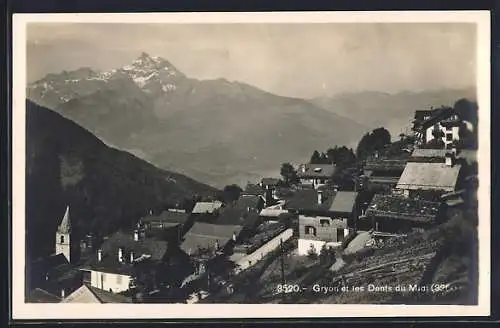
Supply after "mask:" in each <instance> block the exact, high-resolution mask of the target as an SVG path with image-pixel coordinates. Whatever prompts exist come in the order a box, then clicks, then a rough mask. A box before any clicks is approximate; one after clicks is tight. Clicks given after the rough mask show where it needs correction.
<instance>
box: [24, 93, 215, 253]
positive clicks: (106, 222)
mask: <svg viewBox="0 0 500 328" xmlns="http://www.w3.org/2000/svg"><path fill="white" fill-rule="evenodd" d="M26 118H27V121H26V123H27V130H26V133H27V140H26V141H27V142H26V147H27V148H26V204H27V207H26V225H27V226H26V233H27V238H26V240H27V241H29V243H28V244H27V253H28V256H29V257H30V258H36V257H38V256H44V255H47V254H50V252H51V251H53V249H52V247H53V245H54V233H55V231H56V228H57V226H58V224H59V223H60V221H61V219H62V216H63V215H64V212H65V209H66V206H69V207H70V216H71V219H72V225H73V226H74V227H75V229H76V231H79V232H80V233H88V232H94V233H95V234H96V235H106V233H110V232H112V231H115V230H116V229H117V228H118V227H126V226H130V225H133V224H134V222H136V221H137V220H138V219H139V218H140V217H141V216H142V215H145V214H147V213H148V212H149V211H150V210H153V211H159V210H162V209H164V208H165V207H167V206H171V205H177V203H179V204H180V203H181V202H184V201H188V200H192V199H193V197H194V196H202V197H203V196H208V195H215V193H216V192H217V190H215V189H214V188H212V187H210V186H208V185H205V184H202V183H199V182H197V181H194V180H192V179H190V178H188V177H185V176H183V175H180V174H177V173H172V172H168V171H164V170H161V169H159V168H157V167H155V166H153V165H151V164H150V163H147V162H145V161H143V160H141V159H139V158H137V157H135V156H134V155H131V154H129V153H127V152H124V151H121V150H118V149H114V148H110V147H108V146H106V145H105V144H104V143H103V142H102V141H101V140H99V139H98V138H97V137H95V136H94V135H92V134H91V133H90V132H89V131H87V130H85V129H84V128H82V127H81V126H79V125H77V124H75V123H74V122H72V121H70V120H68V119H66V118H64V117H62V116H61V115H59V114H58V113H55V112H54V111H52V110H49V109H47V108H44V107H41V106H38V105H36V104H34V103H32V102H31V101H27V103H26Z"/></svg>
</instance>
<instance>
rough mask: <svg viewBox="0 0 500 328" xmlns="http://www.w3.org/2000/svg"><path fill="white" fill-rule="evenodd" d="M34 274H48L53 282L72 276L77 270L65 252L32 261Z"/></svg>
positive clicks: (31, 270) (31, 267) (31, 266)
mask: <svg viewBox="0 0 500 328" xmlns="http://www.w3.org/2000/svg"><path fill="white" fill-rule="evenodd" d="M29 270H30V272H31V273H32V274H34V275H38V276H45V275H48V276H49V279H50V281H51V282H57V281H62V280H65V279H68V278H72V277H73V275H74V274H75V273H77V270H75V269H74V268H73V266H72V265H71V264H70V263H69V262H68V260H67V259H66V257H65V256H64V255H63V254H57V255H51V256H49V257H45V258H42V259H39V260H36V261H34V262H32V263H31V264H30V266H29Z"/></svg>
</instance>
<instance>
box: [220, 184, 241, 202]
mask: <svg viewBox="0 0 500 328" xmlns="http://www.w3.org/2000/svg"><path fill="white" fill-rule="evenodd" d="M242 191H243V189H241V188H240V186H238V185H236V184H232V185H227V186H225V187H224V189H223V190H222V194H221V200H222V201H224V202H226V203H231V202H234V201H236V200H237V199H238V198H240V194H241V192H242Z"/></svg>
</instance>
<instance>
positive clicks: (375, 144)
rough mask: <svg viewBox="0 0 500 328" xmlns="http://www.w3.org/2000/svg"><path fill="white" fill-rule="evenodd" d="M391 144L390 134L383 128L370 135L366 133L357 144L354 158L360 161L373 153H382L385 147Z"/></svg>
mask: <svg viewBox="0 0 500 328" xmlns="http://www.w3.org/2000/svg"><path fill="white" fill-rule="evenodd" d="M390 144H391V134H390V133H389V131H387V130H386V129H385V128H383V127H380V128H376V129H375V130H373V131H372V132H371V133H366V134H365V135H364V136H363V137H362V138H361V140H360V141H359V143H358V147H357V149H356V156H357V157H358V158H359V159H360V160H365V159H366V158H367V157H368V156H371V155H372V154H373V153H374V152H375V151H378V152H379V151H382V150H383V149H385V147H386V146H387V145H390Z"/></svg>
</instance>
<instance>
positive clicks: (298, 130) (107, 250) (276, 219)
mask: <svg viewBox="0 0 500 328" xmlns="http://www.w3.org/2000/svg"><path fill="white" fill-rule="evenodd" d="M12 58H13V109H12V118H13V122H12V168H13V169H12V170H13V171H12V173H13V176H12V182H13V186H12V195H13V199H12V200H13V203H12V204H13V215H12V218H13V219H12V229H13V230H12V241H13V249H12V263H13V267H12V276H13V277H14V279H13V281H12V305H13V318H14V319H39V320H44V319H61V320H63V319H190V318H301V317H308V318H313V317H322V318H333V317H344V318H348V317H407V316H411V317H421V316H426V317H428V316H432V317H433V316H439V317H443V316H487V315H489V311H490V304H489V303H490V167H489V163H490V139H489V135H490V130H489V129H490V106H491V105H490V15H489V12H488V11H460V12H453V11H440V12H432V11H429V12H425V11H420V12H418V11H415V12H396V11H395V12H376V11H372V12H261V13H144V14H136V13H128V14H119V13H116V14H98V13H93V14H76V13H75V14H15V15H14V16H13V54H12Z"/></svg>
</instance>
